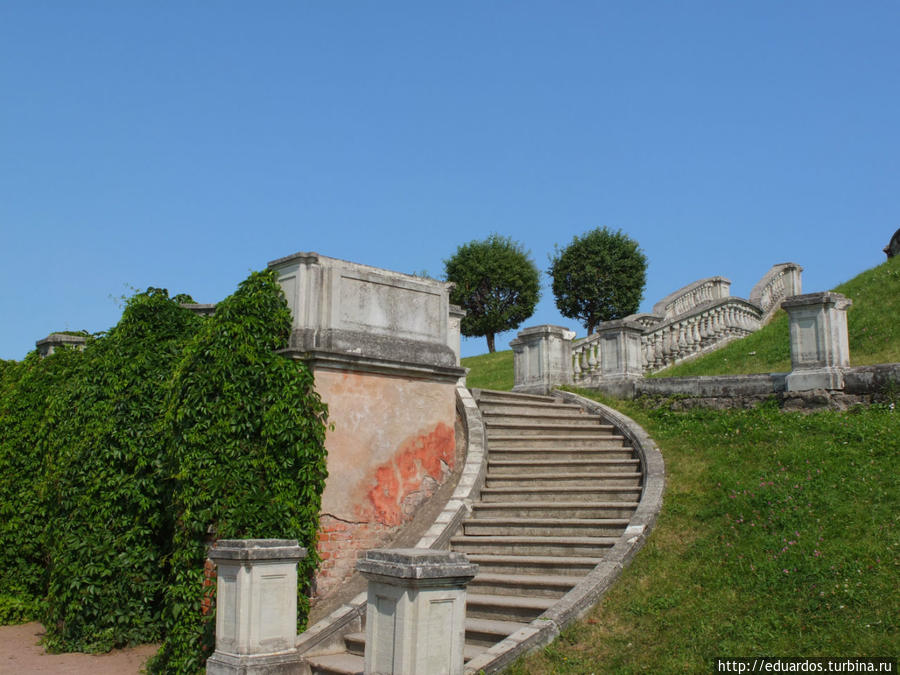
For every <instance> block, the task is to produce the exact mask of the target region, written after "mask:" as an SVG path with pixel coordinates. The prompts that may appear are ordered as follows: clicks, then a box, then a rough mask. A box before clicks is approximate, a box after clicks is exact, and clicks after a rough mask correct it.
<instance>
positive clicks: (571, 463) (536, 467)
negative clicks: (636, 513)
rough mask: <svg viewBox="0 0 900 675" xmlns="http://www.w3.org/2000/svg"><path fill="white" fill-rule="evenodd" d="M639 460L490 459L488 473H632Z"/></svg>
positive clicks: (638, 466) (499, 474)
mask: <svg viewBox="0 0 900 675" xmlns="http://www.w3.org/2000/svg"><path fill="white" fill-rule="evenodd" d="M640 467H641V460H639V459H493V458H490V459H488V467H487V468H488V472H489V473H490V474H491V475H492V476H495V477H499V476H507V475H513V474H514V475H517V476H524V475H534V474H542V473H550V472H557V471H560V472H563V473H573V472H591V473H613V472H615V473H619V472H621V473H630V472H634V471H639V470H640Z"/></svg>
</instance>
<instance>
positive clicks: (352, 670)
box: [306, 652, 366, 675]
mask: <svg viewBox="0 0 900 675" xmlns="http://www.w3.org/2000/svg"><path fill="white" fill-rule="evenodd" d="M306 662H307V664H309V671H310V673H311V674H312V675H363V672H364V671H365V666H366V660H365V659H364V658H363V657H362V656H359V655H358V654H348V653H347V652H341V653H339V654H323V655H322V656H309V657H307V658H306Z"/></svg>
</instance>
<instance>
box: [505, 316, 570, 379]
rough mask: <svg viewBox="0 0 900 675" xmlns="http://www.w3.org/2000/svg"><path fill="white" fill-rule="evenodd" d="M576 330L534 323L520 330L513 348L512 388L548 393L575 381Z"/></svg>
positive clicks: (513, 342) (511, 343) (511, 345)
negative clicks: (513, 378) (573, 364)
mask: <svg viewBox="0 0 900 675" xmlns="http://www.w3.org/2000/svg"><path fill="white" fill-rule="evenodd" d="M574 337H575V333H574V332H573V331H570V330H568V329H566V328H563V327H562V326H550V325H546V324H545V325H543V326H534V327H532V328H526V329H525V330H522V331H520V332H519V334H518V336H517V337H516V339H515V340H512V341H510V343H509V346H510V347H512V350H513V364H514V365H513V367H514V370H515V386H514V387H513V391H521V392H525V393H532V394H548V393H550V391H551V390H552V389H553V388H554V387H556V386H559V385H561V384H572V340H573V338H574Z"/></svg>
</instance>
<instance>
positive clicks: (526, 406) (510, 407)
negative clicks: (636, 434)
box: [478, 401, 596, 417]
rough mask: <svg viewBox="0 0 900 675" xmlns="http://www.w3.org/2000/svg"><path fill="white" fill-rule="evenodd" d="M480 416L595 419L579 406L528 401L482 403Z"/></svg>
mask: <svg viewBox="0 0 900 675" xmlns="http://www.w3.org/2000/svg"><path fill="white" fill-rule="evenodd" d="M478 408H479V409H480V410H481V414H482V415H484V416H490V415H534V416H536V417H543V416H544V415H584V416H587V417H596V416H595V415H588V413H587V412H586V411H585V410H584V408H582V407H581V406H579V405H575V404H574V403H539V402H529V401H497V402H486V401H482V402H481V404H480V405H479V406H478Z"/></svg>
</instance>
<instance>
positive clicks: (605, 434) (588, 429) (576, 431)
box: [485, 420, 621, 440]
mask: <svg viewBox="0 0 900 675" xmlns="http://www.w3.org/2000/svg"><path fill="white" fill-rule="evenodd" d="M485 428H486V429H487V437H488V440H491V439H494V438H504V437H507V436H566V437H569V438H596V439H600V440H606V439H608V438H612V437H615V436H617V434H616V433H615V429H614V427H613V426H612V425H611V424H600V423H599V422H597V423H595V424H589V425H588V426H584V425H582V424H572V423H565V422H563V423H560V422H551V421H547V422H532V423H526V422H512V423H506V422H492V421H490V420H485ZM619 438H621V436H619Z"/></svg>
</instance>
